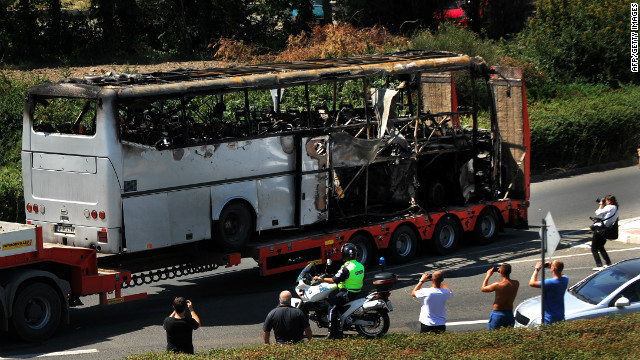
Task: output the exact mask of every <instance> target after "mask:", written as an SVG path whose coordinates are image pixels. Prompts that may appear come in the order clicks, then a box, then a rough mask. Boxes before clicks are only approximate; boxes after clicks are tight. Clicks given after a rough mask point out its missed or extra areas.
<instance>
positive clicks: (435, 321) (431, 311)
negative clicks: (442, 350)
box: [411, 270, 453, 333]
mask: <svg viewBox="0 0 640 360" xmlns="http://www.w3.org/2000/svg"><path fill="white" fill-rule="evenodd" d="M443 280H444V274H443V273H442V271H439V270H438V271H435V272H434V273H433V276H432V275H431V274H429V273H424V274H422V276H421V277H420V281H418V284H417V285H416V286H415V287H414V288H413V291H411V296H413V297H415V298H424V299H423V300H422V307H421V308H420V317H419V320H420V332H421V333H423V332H433V333H443V332H444V331H445V330H446V326H445V324H446V318H447V309H446V304H447V300H449V298H450V297H451V296H453V293H452V292H451V289H449V287H448V286H447V285H445V283H444V281H443ZM426 281H432V282H433V287H430V288H424V289H422V284H424V283H425V282H426Z"/></svg>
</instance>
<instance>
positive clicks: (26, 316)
mask: <svg viewBox="0 0 640 360" xmlns="http://www.w3.org/2000/svg"><path fill="white" fill-rule="evenodd" d="M61 307H62V306H61V302H60V298H59V297H58V294H57V293H56V291H55V289H53V288H52V287H51V286H49V285H47V284H44V283H39V282H37V283H33V284H30V285H28V286H26V287H25V288H24V289H22V290H21V291H20V292H19V293H18V295H17V296H16V299H15V302H14V304H13V316H12V323H13V327H14V329H15V331H16V334H17V335H18V336H19V337H20V338H21V339H23V340H25V341H30V342H39V341H42V340H45V339H47V338H49V337H51V335H53V333H54V332H55V331H56V329H57V328H58V325H60V317H61V316H60V314H61Z"/></svg>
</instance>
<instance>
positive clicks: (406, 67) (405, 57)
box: [27, 51, 489, 99]
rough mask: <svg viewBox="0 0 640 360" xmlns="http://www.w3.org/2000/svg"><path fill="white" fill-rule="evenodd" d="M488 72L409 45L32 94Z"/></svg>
mask: <svg viewBox="0 0 640 360" xmlns="http://www.w3.org/2000/svg"><path fill="white" fill-rule="evenodd" d="M469 69H471V70H472V71H476V72H478V73H480V74H486V73H487V72H488V69H489V68H488V66H487V65H486V63H485V62H484V60H482V58H479V57H476V58H470V57H469V56H467V55H460V54H455V53H450V52H441V51H404V52H396V53H391V54H377V55H363V56H356V57H349V58H341V59H320V60H304V61H296V62H286V63H272V64H257V65H241V66H231V67H225V68H208V69H176V70H173V71H168V72H152V73H142V74H115V75H114V74H106V75H101V76H99V75H88V76H85V77H84V78H82V79H80V78H71V79H63V80H60V81H59V82H57V83H50V82H47V83H43V84H40V85H36V86H33V87H31V88H30V89H29V90H28V91H27V96H30V95H35V96H37V97H40V96H42V97H80V98H97V97H100V96H101V95H100V94H101V93H103V91H105V90H107V89H108V90H110V91H113V92H115V93H116V96H117V97H118V98H120V99H135V98H144V97H156V96H159V97H165V96H180V95H189V94H193V95H195V94H199V93H211V92H231V91H239V90H243V89H273V88H276V87H290V86H296V85H303V84H305V83H323V82H330V81H335V80H348V79H355V78H362V77H366V76H384V75H400V74H407V73H417V72H440V71H455V70H469Z"/></svg>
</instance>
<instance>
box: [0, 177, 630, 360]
mask: <svg viewBox="0 0 640 360" xmlns="http://www.w3.org/2000/svg"><path fill="white" fill-rule="evenodd" d="M638 177H640V170H638V169H637V168H636V167H629V168H622V169H616V170H611V171H606V172H602V173H598V174H587V175H580V176H575V177H572V178H567V179H558V180H551V181H545V182H541V183H535V184H532V187H531V207H530V216H529V219H530V225H531V229H530V230H528V231H517V230H508V231H507V232H505V233H504V234H502V235H501V236H500V237H499V238H498V240H497V241H496V242H494V243H493V244H491V245H488V246H474V245H465V246H463V247H462V248H461V249H460V250H459V251H458V252H457V253H456V254H454V255H453V256H450V257H435V256H431V255H430V254H427V253H423V254H421V255H420V256H419V257H418V258H417V259H416V260H414V261H412V262H411V263H409V264H404V265H399V266H390V267H389V268H387V269H386V270H387V271H393V272H394V273H396V274H398V275H399V278H400V282H399V283H398V285H397V286H396V287H395V288H394V290H393V293H392V296H391V301H392V302H393V304H394V311H393V312H392V313H391V314H390V318H391V329H390V332H398V333H409V332H417V331H418V329H419V323H418V321H417V318H418V312H419V309H420V302H419V301H417V300H416V299H414V298H412V297H411V296H410V294H411V289H412V288H413V286H414V285H415V283H416V282H417V280H418V278H419V274H421V273H422V272H424V271H433V270H435V269H441V270H444V271H445V276H446V278H445V282H446V283H447V285H449V287H451V288H452V290H453V292H454V297H453V298H452V299H451V300H450V301H449V303H448V317H447V321H448V324H447V330H448V331H454V332H463V331H467V330H480V329H484V328H486V321H487V318H488V316H489V313H490V311H491V304H492V301H493V295H492V294H485V293H482V292H480V290H479V289H480V285H481V283H482V280H483V279H484V275H485V273H486V271H487V270H488V269H489V268H490V267H491V266H494V265H496V264H499V263H502V262H505V261H506V262H509V263H511V264H512V266H513V273H512V277H513V278H514V279H517V280H520V281H521V287H520V291H519V293H518V297H517V299H516V303H519V302H520V301H522V300H524V299H526V298H528V297H531V296H535V295H538V294H539V290H537V289H533V288H529V287H528V286H527V284H528V280H529V277H530V276H531V273H532V271H533V265H534V264H535V262H537V261H540V257H541V255H540V240H539V235H538V230H539V224H540V220H541V219H542V218H543V217H544V216H545V215H546V214H547V212H551V214H552V216H553V218H554V220H555V223H556V225H557V227H558V229H559V230H560V232H561V234H562V235H563V239H562V241H561V243H560V246H559V248H558V250H556V253H555V254H554V258H562V259H563V260H564V261H565V264H566V265H565V273H566V274H567V275H568V276H569V278H570V283H571V284H573V283H575V282H577V281H579V280H580V279H582V278H584V277H585V276H587V275H588V274H590V273H591V268H592V267H593V265H594V264H593V259H592V257H591V253H590V250H589V248H588V244H589V240H590V239H589V233H588V232H586V231H585V230H584V229H586V228H587V226H588V225H589V223H590V222H589V220H588V217H589V216H590V215H592V213H593V211H594V210H595V208H596V203H595V198H596V197H601V196H603V195H606V194H608V193H612V194H614V195H616V197H617V198H618V200H619V202H620V205H621V207H620V212H621V218H622V219H625V218H631V217H638V216H640V201H638V200H640V199H638V198H639V197H640V191H638V190H640V189H639V187H640V182H639V181H638ZM607 249H608V250H609V253H610V256H611V258H612V260H613V261H619V260H622V259H625V258H629V257H637V256H640V245H633V244H630V245H626V244H622V243H618V242H609V243H607ZM374 273H375V270H373V271H368V278H371V277H372V276H373V274H374ZM296 276H297V274H296V273H287V274H280V275H276V276H272V277H268V278H260V277H258V276H257V271H256V269H255V268H253V264H252V263H251V262H250V261H246V262H245V261H244V260H243V264H242V265H241V266H240V267H235V268H232V269H223V270H217V271H214V272H210V273H204V274H197V275H191V276H188V277H183V278H178V279H173V280H167V281H163V282H160V283H156V284H154V285H153V286H143V287H140V288H135V287H134V288H132V289H127V290H125V294H128V293H135V292H137V291H147V292H148V294H149V297H148V298H147V299H145V300H140V301H136V302H131V303H124V304H118V305H112V306H106V307H102V306H96V303H97V298H96V297H90V298H85V299H83V301H84V302H85V306H82V307H80V308H75V309H73V310H72V313H71V325H70V326H68V327H65V328H63V329H61V330H60V331H58V333H57V334H56V336H55V337H54V338H52V339H50V340H48V341H45V342H43V343H41V344H26V343H22V342H18V341H16V340H15V339H12V338H6V337H5V338H2V339H0V359H5V358H6V359H23V358H34V357H36V356H41V355H45V354H46V355H49V356H54V358H60V359H65V358H68V359H117V358H122V357H124V356H126V355H130V354H138V353H144V352H148V351H162V350H163V349H164V346H165V344H166V342H165V333H164V330H163V329H162V320H163V319H164V317H165V316H167V315H169V313H170V312H171V306H170V304H171V301H172V299H173V298H174V297H175V296H185V297H187V298H189V299H191V300H192V301H193V303H194V307H195V309H196V311H197V313H198V315H199V316H200V318H201V319H202V321H203V327H202V328H201V329H199V330H197V331H195V332H194V344H195V347H196V351H198V350H204V349H208V348H212V347H217V346H223V347H229V346H237V345H256V344H260V343H262V332H261V327H262V322H263V321H264V317H265V316H266V314H267V313H268V311H269V310H270V309H271V308H273V307H274V306H276V304H277V296H278V293H279V292H280V291H281V290H283V289H293V287H294V285H295V278H296ZM497 280H498V275H494V278H493V279H492V281H497ZM312 329H313V331H314V334H316V336H322V335H324V334H326V329H317V328H316V327H315V326H312Z"/></svg>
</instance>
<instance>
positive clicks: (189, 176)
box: [123, 136, 295, 196]
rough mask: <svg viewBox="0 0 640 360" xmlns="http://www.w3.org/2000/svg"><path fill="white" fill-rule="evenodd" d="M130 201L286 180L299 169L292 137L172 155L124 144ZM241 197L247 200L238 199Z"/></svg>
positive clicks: (184, 150)
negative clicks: (250, 182) (190, 189)
mask: <svg viewBox="0 0 640 360" xmlns="http://www.w3.org/2000/svg"><path fill="white" fill-rule="evenodd" d="M123 148H124V150H125V151H124V183H131V184H133V183H135V187H131V188H126V189H125V195H127V193H129V192H130V193H132V194H131V195H134V196H135V195H136V194H135V193H136V192H162V191H167V190H173V189H175V188H188V187H202V186H219V185H223V184H230V183H234V182H242V181H248V180H253V179H260V178H267V177H273V176H282V175H284V174H286V173H292V172H293V170H294V166H295V154H294V149H293V136H272V137H266V138H259V139H251V140H238V141H229V142H224V143H219V144H215V145H202V146H195V147H184V148H176V149H167V150H164V149H163V150H157V149H156V148H155V147H150V146H145V145H140V144H134V143H123ZM237 195H240V196H242V195H243V194H237Z"/></svg>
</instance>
